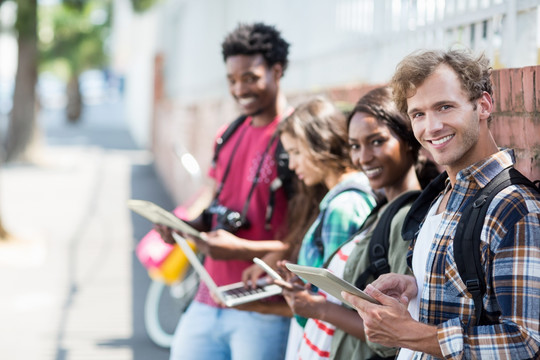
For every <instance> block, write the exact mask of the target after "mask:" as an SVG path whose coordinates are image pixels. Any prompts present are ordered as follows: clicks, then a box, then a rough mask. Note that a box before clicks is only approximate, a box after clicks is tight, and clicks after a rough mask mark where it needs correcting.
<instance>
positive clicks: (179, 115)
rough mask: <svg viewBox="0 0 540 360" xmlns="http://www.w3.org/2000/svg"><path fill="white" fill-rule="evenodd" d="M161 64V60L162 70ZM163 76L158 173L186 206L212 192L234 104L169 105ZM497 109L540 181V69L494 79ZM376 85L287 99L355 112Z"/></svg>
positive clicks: (523, 161) (495, 127)
mask: <svg viewBox="0 0 540 360" xmlns="http://www.w3.org/2000/svg"><path fill="white" fill-rule="evenodd" d="M159 65H160V59H159V58H158V59H156V67H159ZM160 75H161V74H160V72H159V71H158V72H157V73H156V79H157V81H156V88H157V89H156V90H157V91H156V94H159V95H158V96H157V98H156V102H155V108H154V125H153V131H154V136H153V138H154V143H153V149H152V150H153V152H154V155H155V160H156V167H157V169H158V172H159V174H160V176H161V177H162V179H163V181H164V183H165V185H166V187H167V188H168V189H169V190H170V192H171V194H172V195H173V197H174V198H175V201H176V202H177V203H185V202H186V201H189V199H191V198H193V197H194V195H195V194H197V193H198V192H199V191H201V188H205V187H207V186H208V184H209V182H208V180H207V179H206V171H207V169H208V166H209V164H210V160H211V157H212V144H213V137H214V135H215V133H216V131H217V129H218V128H219V127H220V126H223V124H225V123H226V122H230V121H232V120H234V118H235V117H236V116H237V110H236V108H235V105H234V103H233V101H232V100H230V99H227V100H215V101H207V102H204V103H201V104H189V105H184V104H182V103H180V102H177V101H171V100H168V99H164V98H163V97H162V94H164V92H163V91H162V89H161V87H162V83H161V82H160V81H159V77H160ZM493 83H494V98H495V109H494V113H493V120H492V122H491V131H492V133H493V135H494V137H495V140H496V142H497V144H498V145H499V146H504V147H511V148H514V149H515V152H516V157H517V168H518V169H519V170H520V171H522V172H523V174H525V175H526V176H528V177H529V178H530V179H540V117H539V114H540V66H534V67H525V68H519V69H502V70H496V71H494V73H493ZM374 87H375V85H358V86H347V87H340V88H332V89H326V90H324V91H322V92H318V93H307V92H306V93H296V94H291V93H289V94H287V97H288V99H289V102H290V103H291V104H292V105H295V104H298V103H299V102H301V101H303V100H305V99H307V98H309V97H311V96H314V95H324V96H327V97H328V98H329V99H331V100H332V101H334V102H336V103H337V104H338V105H339V106H340V107H342V108H345V109H346V108H350V107H351V106H352V105H354V103H355V102H356V101H357V100H358V99H359V98H360V97H361V96H362V95H363V94H365V93H366V92H368V91H369V90H371V89H373V88H374ZM178 149H180V150H182V149H183V150H185V151H189V152H190V153H191V154H193V155H194V156H195V158H196V159H197V160H198V161H199V164H200V166H201V169H202V176H201V177H200V178H193V176H190V175H189V174H188V173H187V172H186V171H185V169H184V168H183V167H182V165H181V163H180V161H179V158H178V156H177V155H176V152H175V150H178Z"/></svg>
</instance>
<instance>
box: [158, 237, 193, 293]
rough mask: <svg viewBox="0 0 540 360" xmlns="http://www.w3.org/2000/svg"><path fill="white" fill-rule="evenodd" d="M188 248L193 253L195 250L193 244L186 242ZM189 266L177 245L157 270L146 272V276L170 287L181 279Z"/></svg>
mask: <svg viewBox="0 0 540 360" xmlns="http://www.w3.org/2000/svg"><path fill="white" fill-rule="evenodd" d="M188 244H189V246H190V247H191V248H192V249H193V251H196V250H197V247H196V246H195V243H194V242H192V241H188ZM188 266H189V260H188V259H187V257H186V255H185V254H184V252H183V251H182V249H180V247H179V246H178V245H176V244H175V245H174V248H173V250H172V251H171V253H170V254H169V256H167V258H166V259H165V260H164V261H163V262H162V263H161V265H160V267H159V268H152V269H149V270H148V274H149V275H150V277H151V278H152V279H154V280H161V281H163V282H164V283H165V284H167V285H170V284H172V283H173V282H175V281H176V280H178V279H181V278H183V277H184V275H185V274H186V271H187V269H188Z"/></svg>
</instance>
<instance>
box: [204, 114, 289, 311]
mask: <svg viewBox="0 0 540 360" xmlns="http://www.w3.org/2000/svg"><path fill="white" fill-rule="evenodd" d="M278 123H279V118H276V119H274V121H272V122H271V123H270V124H268V125H266V126H262V127H254V126H252V125H251V117H248V118H246V120H245V121H244V123H243V124H242V125H241V126H240V127H239V128H238V129H236V131H235V132H234V133H233V135H232V136H231V137H230V138H229V139H228V140H227V142H226V143H225V144H224V145H223V146H222V148H221V150H220V152H219V157H218V159H217V161H216V165H215V167H212V168H210V170H209V172H208V175H209V176H210V177H212V178H214V180H215V181H216V184H218V185H219V184H220V183H221V180H222V179H223V175H224V173H225V169H226V168H227V166H228V163H229V160H230V159H231V158H232V162H231V167H230V170H229V174H228V175H227V178H226V179H225V184H224V186H223V189H222V191H221V193H220V195H219V203H220V204H221V205H223V206H225V207H227V208H229V209H231V210H235V211H238V212H240V213H241V212H242V209H243V207H244V204H245V202H246V199H247V197H248V194H249V191H250V189H251V186H252V184H253V180H254V178H255V176H256V174H257V169H258V167H259V164H260V162H261V159H262V158H263V156H264V160H263V163H262V166H261V168H260V171H259V179H258V182H257V185H256V186H255V188H254V191H253V195H252V196H251V200H250V202H249V209H248V212H247V219H248V221H249V223H250V226H249V228H247V229H240V230H238V231H237V232H236V233H235V235H236V236H238V237H240V238H243V239H249V240H254V241H256V240H275V239H282V238H283V237H284V235H285V232H286V225H285V220H286V216H287V198H286V197H285V193H284V192H283V189H281V188H280V189H278V191H277V192H276V194H275V204H274V212H273V216H272V219H271V222H270V224H271V227H270V229H269V230H267V229H265V226H264V225H265V221H266V220H265V215H266V207H267V205H268V201H269V198H270V188H269V187H270V184H271V183H272V181H273V180H274V179H275V178H276V177H277V163H276V161H275V149H276V144H277V141H275V140H274V143H273V144H272V146H271V147H270V148H269V150H268V151H267V152H266V154H265V151H266V148H267V146H268V143H269V142H270V140H271V139H272V136H273V134H274V132H275V130H276V127H277V125H278ZM226 128H227V126H224V127H223V128H222V129H221V130H220V131H219V132H218V135H217V137H219V136H220V135H221V134H222V133H223V132H224V131H225V129H226ZM217 137H216V138H217ZM237 144H238V145H237ZM235 148H236V150H235ZM233 151H234V154H233ZM250 265H252V262H250V261H240V260H214V259H212V258H211V257H209V256H207V257H206V258H205V262H204V266H205V268H206V270H207V271H208V273H209V274H210V276H211V277H212V278H213V279H214V281H215V282H216V284H217V285H218V286H222V285H227V284H230V283H234V282H238V281H241V279H242V272H243V271H244V270H245V269H246V268H247V267H248V266H250ZM195 299H196V300H197V301H199V302H203V303H205V304H208V305H213V306H215V305H216V304H215V302H214V301H213V300H212V299H211V297H210V295H209V291H208V288H207V287H206V286H205V285H204V284H203V283H201V286H200V287H199V291H198V293H197V295H196V298H195Z"/></svg>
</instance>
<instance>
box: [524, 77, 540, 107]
mask: <svg viewBox="0 0 540 360" xmlns="http://www.w3.org/2000/svg"><path fill="white" fill-rule="evenodd" d="M536 70H537V66H527V67H524V68H523V69H522V74H523V106H524V108H525V111H526V112H529V113H531V112H533V111H534V110H535V109H536V104H535V102H536V98H535V97H536V94H535V89H534V77H535V74H536ZM539 70H540V69H539ZM538 85H540V84H538Z"/></svg>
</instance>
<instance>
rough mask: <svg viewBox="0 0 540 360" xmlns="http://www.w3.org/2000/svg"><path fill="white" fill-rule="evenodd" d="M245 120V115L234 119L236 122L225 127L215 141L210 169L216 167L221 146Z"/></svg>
mask: <svg viewBox="0 0 540 360" xmlns="http://www.w3.org/2000/svg"><path fill="white" fill-rule="evenodd" d="M246 119H247V116H246V115H240V116H239V117H238V118H236V120H234V121H233V122H231V123H230V124H229V126H228V127H227V129H225V131H224V132H223V134H221V136H220V137H218V138H217V139H216V145H215V147H214V157H213V158H212V167H215V166H216V162H217V159H218V156H219V152H220V150H221V148H222V147H223V145H225V143H226V142H227V140H229V139H230V137H231V136H232V134H234V132H235V131H236V130H238V128H239V127H240V125H242V124H243V123H244V121H245V120H246Z"/></svg>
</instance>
